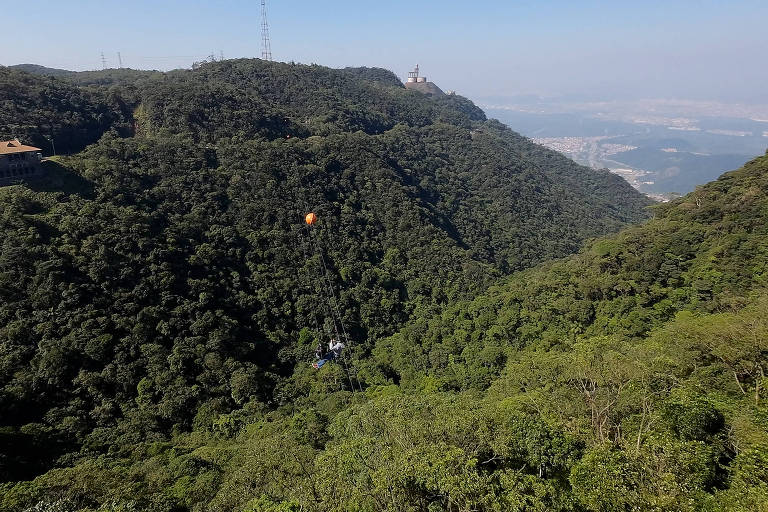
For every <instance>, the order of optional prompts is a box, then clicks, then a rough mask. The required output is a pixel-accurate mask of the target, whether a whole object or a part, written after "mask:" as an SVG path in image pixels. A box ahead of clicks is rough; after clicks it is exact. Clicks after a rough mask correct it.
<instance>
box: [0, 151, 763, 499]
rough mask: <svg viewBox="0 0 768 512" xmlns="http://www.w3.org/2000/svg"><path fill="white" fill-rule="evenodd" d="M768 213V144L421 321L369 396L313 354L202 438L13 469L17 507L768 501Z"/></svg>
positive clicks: (176, 437)
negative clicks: (640, 220) (30, 471)
mask: <svg viewBox="0 0 768 512" xmlns="http://www.w3.org/2000/svg"><path fill="white" fill-rule="evenodd" d="M766 215H768V155H766V157H762V158H759V159H756V160H754V161H752V162H750V163H748V164H747V165H746V166H745V167H744V168H743V169H740V170H738V171H734V172H731V173H728V174H726V175H724V176H723V177H722V178H721V179H719V180H718V181H716V182H713V183H710V184H708V185H706V186H703V187H701V188H700V189H698V190H697V191H696V192H694V193H692V194H690V195H688V196H686V197H683V198H681V199H679V200H677V201H675V202H674V203H671V204H669V205H664V206H662V207H659V208H657V210H656V216H655V218H654V219H653V220H651V221H650V222H648V223H647V224H645V225H643V226H640V227H634V228H629V229H627V230H625V231H623V232H621V233H620V234H619V235H616V236H612V237H608V238H604V239H601V240H597V241H595V242H593V243H591V244H589V245H587V246H586V247H585V249H584V250H583V251H582V252H581V253H580V254H578V255H575V256H572V257H570V258H567V259H564V260H560V261H556V262H552V263H546V264H544V265H540V266H537V267H536V268H533V269H530V270H525V271H522V272H517V273H515V274H513V275H511V276H509V277H508V278H507V279H506V282H504V283H502V284H500V285H498V286H495V287H493V288H491V289H489V290H488V291H487V292H485V293H484V294H482V295H480V296H478V297H476V298H475V299H473V300H472V301H469V302H463V303H458V304H454V305H450V306H447V307H446V308H445V312H444V313H442V314H440V315H437V316H430V315H425V317H424V318H423V319H422V320H418V319H417V320H416V321H415V322H413V323H412V324H411V325H409V326H408V327H407V328H406V329H405V330H404V331H403V332H401V333H399V334H397V335H395V336H392V337H390V338H388V339H387V340H383V341H381V342H380V343H378V344H377V345H376V347H375V348H374V353H373V355H372V356H371V357H367V358H363V359H361V360H357V361H356V362H355V364H359V365H362V366H363V367H364V371H362V372H361V373H360V376H361V379H362V383H363V384H364V387H365V391H364V392H356V393H351V392H350V391H349V390H348V389H345V379H346V377H345V374H344V369H343V367H342V366H341V365H326V366H325V367H324V368H323V369H322V370H320V371H316V370H313V369H311V368H310V367H309V365H298V366H297V373H296V374H295V375H294V377H293V378H292V379H291V384H290V386H291V387H292V388H293V389H294V390H297V391H300V392H299V393H297V394H296V395H295V396H294V397H293V399H292V400H290V401H289V402H285V403H284V404H283V405H282V406H281V407H279V408H277V409H273V408H271V407H269V405H268V404H264V403H260V402H258V401H256V400H250V401H249V402H247V403H244V404H243V405H242V407H241V408H238V409H235V410H233V411H231V412H229V413H223V412H222V411H221V409H219V408H217V406H216V404H215V403H211V402H209V403H207V404H205V406H203V407H200V408H199V409H198V410H197V413H196V415H195V418H194V422H193V425H192V426H193V431H192V432H184V431H183V429H177V430H175V431H174V434H173V436H172V438H170V439H168V438H164V437H163V436H158V435H157V434H156V435H154V436H150V437H148V438H147V437H143V436H141V435H140V436H136V435H135V434H134V437H132V438H131V437H124V438H123V439H122V440H121V443H117V444H112V445H111V446H112V447H111V448H110V449H109V450H107V451H106V454H104V452H103V449H104V448H105V447H104V446H100V445H99V443H98V437H97V436H94V435H91V436H89V438H88V442H87V443H86V444H85V445H84V446H83V448H82V449H81V451H80V452H79V454H77V455H74V454H73V455H70V456H68V457H66V458H65V459H63V460H61V459H60V460H59V463H58V464H59V465H60V466H61V467H60V468H58V469H53V470H50V471H48V472H47V473H45V474H44V475H42V476H39V477H37V478H35V479H34V480H33V481H31V482H21V483H8V484H5V486H4V487H3V488H2V489H3V491H4V492H3V493H2V494H0V495H2V496H3V498H2V500H3V501H0V503H2V505H3V506H4V507H5V508H7V509H9V510H24V509H25V507H29V506H32V505H34V504H38V508H39V507H40V506H41V505H40V504H43V503H49V504H55V506H57V507H58V508H59V509H62V510H125V509H127V510H131V509H138V510H215V511H219V510H220V511H228V510H247V511H298V510H334V511H336V510H338V511H341V510H413V511H417V510H519V511H524V510H560V511H584V510H589V511H624V510H659V511H661V510H684V511H688V510H690V511H695V510H708V511H709V510H712V511H716V510H728V511H753V510H757V511H759V510H765V507H766V504H768V434H767V433H766V432H768V425H767V424H766V418H768V414H767V413H768V410H767V409H766V404H765V401H766V396H765V394H766V390H765V386H766V379H765V376H764V372H765V364H766V359H767V357H766V356H768V320H766V319H767V318H768V293H766V290H765V287H764V277H765V270H766V268H768V266H767V265H766V264H767V263H768V246H766V243H765V240H766V239H768V237H766V229H768V228H766V226H768V222H766V221H767V220H768V219H766ZM171 357H173V356H171ZM206 357H210V355H208V356H206ZM82 380H83V381H88V380H90V379H87V378H82ZM90 381H91V382H93V380H90ZM156 396H157V390H155V389H153V387H152V384H148V383H147V382H146V381H143V382H142V383H141V384H140V385H139V396H138V397H137V398H136V399H135V400H136V402H137V403H138V404H139V405H140V407H141V408H143V409H144V410H145V411H146V410H147V409H151V404H152V400H153V399H154V398H155V397H156ZM140 414H141V413H138V415H136V416H133V418H134V420H133V421H137V420H138V417H139V415H140ZM137 426H138V424H137V423H134V425H132V428H136V427H137ZM42 429H45V427H44V426H42V425H40V424H29V425H26V426H25V428H24V429H22V430H21V432H22V433H23V434H24V435H27V436H34V435H40V434H41V432H40V431H41V430H42ZM97 430H98V431H100V435H107V429H106V428H104V427H102V428H99V429H97ZM47 432H48V433H50V430H48V431H47ZM124 435H125V436H129V435H130V434H129V432H128V431H126V432H125V434H124ZM99 454H102V455H100V456H99Z"/></svg>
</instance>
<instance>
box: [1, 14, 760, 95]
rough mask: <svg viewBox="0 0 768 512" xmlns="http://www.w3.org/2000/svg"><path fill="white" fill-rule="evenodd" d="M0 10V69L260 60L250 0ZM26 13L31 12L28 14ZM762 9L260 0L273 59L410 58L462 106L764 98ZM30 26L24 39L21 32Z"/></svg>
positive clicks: (354, 61)
mask: <svg viewBox="0 0 768 512" xmlns="http://www.w3.org/2000/svg"><path fill="white" fill-rule="evenodd" d="M32 5H33V6H36V7H37V8H35V9H30V8H26V9H22V10H7V11H6V12H5V13H4V16H5V18H6V21H9V23H6V24H5V26H4V30H3V32H2V34H0V45H2V47H3V48H15V50H14V51H13V52H10V53H9V54H6V55H5V56H3V57H1V58H0V64H3V65H14V64H21V63H32V64H40V65H44V66H48V67H54V68H63V69H71V70H76V71H78V70H87V69H101V67H102V63H101V53H102V51H103V52H104V55H105V58H106V60H107V67H117V66H118V61H117V52H120V53H121V55H122V59H123V65H124V67H131V68H137V69H159V70H168V69H173V68H188V67H190V66H191V64H192V62H194V61H196V60H201V59H203V58H205V57H206V56H207V55H209V54H211V53H214V54H215V55H216V56H217V57H218V56H219V55H220V53H223V55H224V57H225V58H237V57H259V56H260V55H261V32H260V2H256V1H250V2H245V1H241V0H236V1H232V2H227V3H216V4H213V3H207V2H183V1H181V0H170V1H167V2H163V3H162V4H154V3H152V2H149V1H148V0H136V1H135V2H132V3H130V4H119V3H116V2H96V1H92V0H88V1H82V2H78V3H77V5H78V8H74V9H73V8H72V4H70V3H67V5H65V4H64V3H62V2H53V1H38V2H32ZM39 13H45V16H41V15H40V14H39ZM767 17H768V5H766V4H765V3H763V2H758V1H752V0H745V1H739V2H733V3H729V4H723V3H720V2H714V1H704V2H697V1H691V0H685V1H680V2H676V3H675V4H674V5H668V4H665V3H663V2H647V3H645V4H643V5H637V6H633V7H627V6H623V5H615V3H610V2H595V1H592V2H586V3H582V4H581V5H573V4H572V3H570V2H564V1H554V2H547V3H546V4H543V3H541V4H536V5H528V4H523V3H519V2H502V1H489V2H484V3H483V4H482V5H471V4H466V3H463V2H439V3H438V2H421V3H412V2H405V1H403V0H394V1H390V2H387V3H386V4H383V3H380V2H359V1H357V2H352V1H349V0H343V1H337V2H335V3H334V5H333V6H332V8H329V7H328V4H321V3H317V2H307V1H295V2H291V3H277V2H268V19H269V23H270V30H271V40H272V53H273V58H274V60H279V61H288V62H290V61H295V62H302V63H317V64H322V65H326V66H331V67H345V66H376V67H383V68H387V69H390V70H392V71H394V72H395V73H397V75H398V76H400V77H401V78H402V77H404V76H406V75H407V72H408V71H409V70H410V69H411V68H412V67H413V65H414V64H416V63H417V62H418V63H419V64H420V65H421V69H422V71H423V74H425V75H426V76H427V77H428V78H429V79H430V80H433V81H435V82H436V83H437V84H438V85H439V86H441V87H442V88H443V89H450V90H456V91H457V92H458V93H459V94H463V95H465V96H469V97H473V98H489V97H509V96H517V95H524V94H535V95H541V96H565V97H579V98H587V99H595V100H596V99H606V100H611V99H634V98H679V99H692V100H715V101H723V102H747V103H760V102H768V89H767V88H766V87H765V84H766V83H768V68H766V67H765V66H764V65H762V62H761V61H762V59H763V57H764V54H765V51H766V49H768V35H767V34H766V31H765V30H764V27H761V25H762V24H763V20H764V19H766V18H767ZM30 27H34V28H35V29H36V32H33V31H30Z"/></svg>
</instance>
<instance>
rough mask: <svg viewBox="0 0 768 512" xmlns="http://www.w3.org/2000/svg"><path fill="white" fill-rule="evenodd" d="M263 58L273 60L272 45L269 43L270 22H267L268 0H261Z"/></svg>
mask: <svg viewBox="0 0 768 512" xmlns="http://www.w3.org/2000/svg"><path fill="white" fill-rule="evenodd" d="M261 58H262V59H264V60H272V47H271V45H270V44H269V24H268V23H267V0H261Z"/></svg>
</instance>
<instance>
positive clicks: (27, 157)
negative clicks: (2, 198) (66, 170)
mask: <svg viewBox="0 0 768 512" xmlns="http://www.w3.org/2000/svg"><path fill="white" fill-rule="evenodd" d="M41 151H42V150H41V149H40V148H36V147H34V146H25V145H24V144H22V143H21V142H19V140H18V139H15V140H6V141H0V186H2V185H10V184H13V183H17V182H19V181H21V180H22V179H24V178H28V177H30V176H37V175H40V174H42V172H43V166H42V165H41V162H42V159H43V155H42V153H41Z"/></svg>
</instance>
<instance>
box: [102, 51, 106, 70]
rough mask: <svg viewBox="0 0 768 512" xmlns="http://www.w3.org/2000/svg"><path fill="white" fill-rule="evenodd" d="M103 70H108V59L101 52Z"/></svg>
mask: <svg viewBox="0 0 768 512" xmlns="http://www.w3.org/2000/svg"><path fill="white" fill-rule="evenodd" d="M101 69H107V59H106V58H105V57H104V52H101Z"/></svg>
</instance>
